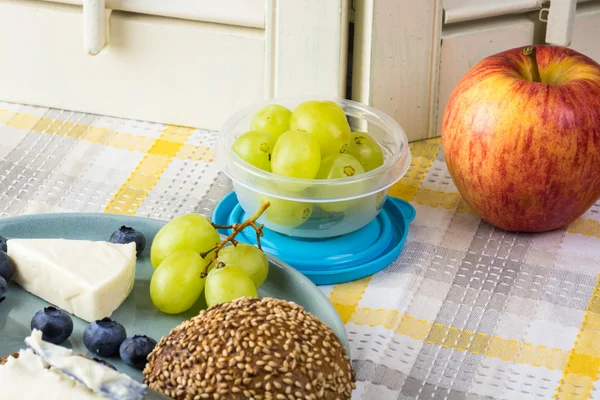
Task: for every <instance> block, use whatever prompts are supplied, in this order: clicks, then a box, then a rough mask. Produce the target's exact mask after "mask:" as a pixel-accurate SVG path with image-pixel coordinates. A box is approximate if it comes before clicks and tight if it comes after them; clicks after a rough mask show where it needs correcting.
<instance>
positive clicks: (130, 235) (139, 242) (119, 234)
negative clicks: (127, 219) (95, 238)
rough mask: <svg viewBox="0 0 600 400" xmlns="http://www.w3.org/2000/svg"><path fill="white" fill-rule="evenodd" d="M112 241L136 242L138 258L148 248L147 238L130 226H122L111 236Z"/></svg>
mask: <svg viewBox="0 0 600 400" xmlns="http://www.w3.org/2000/svg"><path fill="white" fill-rule="evenodd" d="M110 241H111V242H112V243H131V242H135V249H136V253H137V256H138V257H139V256H140V255H141V254H142V252H143V251H144V249H145V248H146V237H145V236H144V234H143V233H142V232H138V231H136V230H135V229H133V228H131V227H128V226H122V227H121V228H120V229H118V230H116V231H114V232H113V234H112V235H110Z"/></svg>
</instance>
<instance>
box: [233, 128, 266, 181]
mask: <svg viewBox="0 0 600 400" xmlns="http://www.w3.org/2000/svg"><path fill="white" fill-rule="evenodd" d="M273 147H275V139H274V138H273V136H271V135H270V134H268V133H264V132H255V131H250V132H246V133H244V134H243V135H242V136H240V137H238V138H237V139H235V142H233V151H235V154H237V155H238V156H240V158H241V159H242V160H244V161H246V162H247V163H248V164H250V165H253V166H255V167H256V168H260V169H262V170H264V171H267V172H271V153H272V151H273Z"/></svg>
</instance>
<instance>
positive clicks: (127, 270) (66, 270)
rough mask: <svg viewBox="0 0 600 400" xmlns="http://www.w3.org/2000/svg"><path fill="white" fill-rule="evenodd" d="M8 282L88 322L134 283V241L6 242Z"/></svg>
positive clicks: (108, 308) (110, 309)
mask: <svg viewBox="0 0 600 400" xmlns="http://www.w3.org/2000/svg"><path fill="white" fill-rule="evenodd" d="M7 245H8V255H9V257H10V258H11V259H12V261H13V264H14V265H15V273H14V276H13V279H14V281H15V282H16V283H17V284H18V285H19V286H21V287H22V288H23V289H25V290H26V291H28V292H30V293H31V294H34V295H36V296H38V297H40V298H41V299H43V300H45V301H47V302H49V303H52V304H54V305H56V306H57V307H60V308H62V309H63V310H65V311H67V312H69V313H71V314H74V315H75V316H77V317H79V318H81V319H83V320H85V321H88V322H91V321H95V320H98V319H102V318H104V317H110V316H111V315H112V313H113V312H114V311H115V310H116V309H117V308H118V307H119V306H120V305H121V304H122V303H123V302H124V301H125V299H126V298H127V296H129V294H130V293H131V290H132V289H133V284H134V281H135V264H136V248H135V243H128V244H116V243H110V242H103V241H88V240H67V239H11V240H9V241H8V243H7Z"/></svg>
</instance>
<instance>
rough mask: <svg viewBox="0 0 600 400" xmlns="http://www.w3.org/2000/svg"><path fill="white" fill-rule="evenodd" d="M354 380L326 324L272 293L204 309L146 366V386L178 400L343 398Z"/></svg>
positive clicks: (169, 337) (178, 329)
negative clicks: (209, 399)
mask: <svg viewBox="0 0 600 400" xmlns="http://www.w3.org/2000/svg"><path fill="white" fill-rule="evenodd" d="M355 380H356V379H355V375H354V372H353V371H352V367H351V365H350V361H349V359H348V357H347V356H346V353H345V349H344V347H343V346H342V345H341V343H340V341H339V340H338V338H337V336H336V335H335V334H334V333H333V331H332V330H331V328H329V327H328V326H327V325H325V324H324V323H323V322H321V321H320V320H319V319H318V318H317V317H315V316H314V315H312V314H310V313H308V312H306V311H305V310H304V309H303V308H302V307H300V306H298V305H297V304H294V303H290V302H287V301H284V300H278V299H272V298H264V299H258V298H248V297H246V298H241V299H237V300H234V301H232V302H229V303H224V304H219V305H216V306H214V307H212V308H210V309H208V310H203V311H201V312H200V314H199V315H198V316H196V317H194V318H192V319H190V320H188V321H185V322H183V323H182V324H181V325H179V326H178V327H176V328H175V329H173V330H172V331H171V333H170V334H169V335H167V336H165V337H163V338H162V339H161V341H160V343H158V345H157V346H156V347H155V349H154V351H153V352H152V353H151V354H150V355H149V357H148V363H147V364H146V368H145V369H144V381H145V383H146V384H147V385H148V386H149V387H151V388H152V389H154V390H156V391H159V392H162V393H163V394H165V395H167V396H170V397H171V398H173V399H176V400H188V399H198V398H200V399H204V398H211V399H212V398H218V399H224V400H227V399H232V400H238V399H255V400H261V399H265V400H266V399H302V400H305V399H325V400H329V399H331V400H346V399H350V396H351V393H352V390H353V389H354V388H355ZM215 394H217V395H218V396H215Z"/></svg>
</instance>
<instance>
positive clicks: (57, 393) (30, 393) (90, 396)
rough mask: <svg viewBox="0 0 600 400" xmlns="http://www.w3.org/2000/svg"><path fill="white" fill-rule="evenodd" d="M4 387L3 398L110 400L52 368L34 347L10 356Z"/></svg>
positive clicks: (2, 374)
mask: <svg viewBox="0 0 600 400" xmlns="http://www.w3.org/2000/svg"><path fill="white" fill-rule="evenodd" d="M0 387H1V388H2V394H1V395H0V397H1V398H3V399H5V398H6V399H44V400H64V399H72V400H100V399H104V400H106V398H105V397H104V396H101V395H99V394H96V393H94V392H92V391H91V390H90V389H88V388H86V387H85V386H83V385H81V384H79V383H77V382H76V381H75V380H73V379H72V378H70V377H68V376H66V375H64V374H62V373H61V372H60V371H57V370H55V369H49V368H48V365H47V364H46V363H45V362H44V360H42V358H41V357H39V356H38V355H37V354H35V353H34V352H33V351H32V350H30V349H27V350H21V351H20V352H19V357H18V358H14V357H9V358H8V360H7V361H6V364H4V365H2V366H0Z"/></svg>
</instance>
